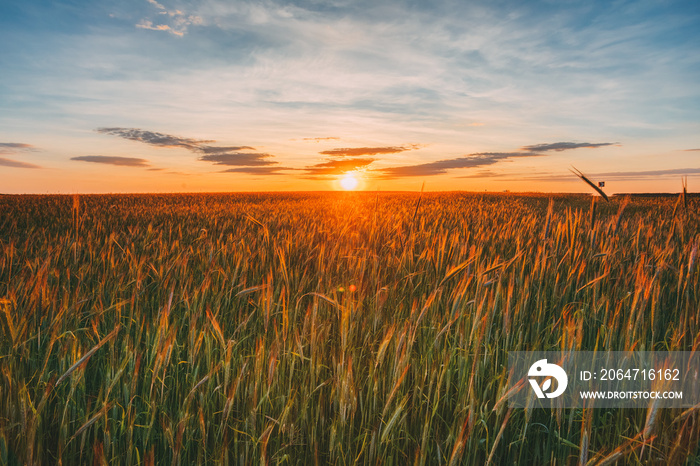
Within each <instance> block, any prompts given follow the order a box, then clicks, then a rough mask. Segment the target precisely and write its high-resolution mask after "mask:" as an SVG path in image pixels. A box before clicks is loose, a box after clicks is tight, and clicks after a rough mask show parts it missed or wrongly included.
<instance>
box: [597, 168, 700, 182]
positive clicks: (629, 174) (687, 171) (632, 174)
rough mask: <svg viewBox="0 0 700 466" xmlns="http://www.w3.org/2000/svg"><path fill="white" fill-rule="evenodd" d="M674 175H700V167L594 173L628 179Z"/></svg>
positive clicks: (603, 176) (605, 176) (599, 175)
mask: <svg viewBox="0 0 700 466" xmlns="http://www.w3.org/2000/svg"><path fill="white" fill-rule="evenodd" d="M674 175H676V176H677V175H700V168H669V169H666V170H639V171H619V172H605V173H594V174H593V176H595V177H597V178H609V179H628V178H639V179H641V178H654V177H659V176H674Z"/></svg>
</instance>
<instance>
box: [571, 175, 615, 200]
mask: <svg viewBox="0 0 700 466" xmlns="http://www.w3.org/2000/svg"><path fill="white" fill-rule="evenodd" d="M569 171H570V172H571V173H573V174H574V175H576V176H578V177H579V178H581V179H582V180H583V181H585V182H586V183H587V184H588V185H589V186H590V187H591V188H593V189H595V190H596V191H597V192H598V194H600V195H601V196H602V197H603V199H605V200H606V201H608V202H610V199H608V195H607V194H605V193H604V192H603V190H602V189H600V188H599V187H598V186H596V184H595V183H594V182H592V181H591V180H589V179H588V178H586V175H584V174H583V173H581V171H580V170H579V169H578V168H576V167H573V170H572V169H569Z"/></svg>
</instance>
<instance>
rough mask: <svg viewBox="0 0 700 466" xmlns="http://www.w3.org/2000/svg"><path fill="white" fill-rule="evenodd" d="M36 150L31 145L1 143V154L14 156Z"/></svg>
mask: <svg viewBox="0 0 700 466" xmlns="http://www.w3.org/2000/svg"><path fill="white" fill-rule="evenodd" d="M34 150H36V148H35V147H34V146H32V145H31V144H25V143H22V142H0V154H12V153H15V152H20V151H34Z"/></svg>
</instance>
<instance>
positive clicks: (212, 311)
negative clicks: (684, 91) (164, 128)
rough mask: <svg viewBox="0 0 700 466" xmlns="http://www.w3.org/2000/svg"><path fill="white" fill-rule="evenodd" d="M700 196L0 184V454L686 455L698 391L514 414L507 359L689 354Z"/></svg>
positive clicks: (12, 460) (214, 459)
mask: <svg viewBox="0 0 700 466" xmlns="http://www.w3.org/2000/svg"><path fill="white" fill-rule="evenodd" d="M594 207H595V208H594ZM699 212H700V202H699V199H697V198H690V199H685V200H681V199H677V198H676V197H665V198H661V197H659V198H632V199H622V198H617V197H616V198H613V199H612V200H611V202H610V203H605V202H602V201H600V202H596V203H595V204H593V203H592V202H591V198H590V197H589V196H581V195H579V196H576V195H571V196H568V195H567V196H563V195H555V196H549V195H513V194H502V195H495V194H424V195H422V197H420V198H419V195H418V194H417V193H414V194H407V193H403V194H391V193H379V194H376V193H316V194H301V193H300V194H202V195H184V194H183V195H118V196H117V195H114V196H79V197H78V196H0V213H1V216H0V248H1V249H0V311H1V312H0V332H1V333H0V337H1V338H0V371H1V373H0V461H1V462H2V464H63V465H72V464H180V465H190V464H203V463H221V464H300V465H306V464H326V463H331V464H351V463H362V464H380V463H381V464H394V465H405V464H484V463H487V462H491V463H492V464H579V463H580V464H587V463H592V464H598V463H612V462H615V461H619V464H636V463H642V464H649V463H651V464H698V462H699V461H700V450H699V449H698V439H699V438H700V411H696V410H693V409H689V410H686V411H682V410H671V409H655V408H654V407H653V406H651V407H650V408H649V409H647V410H643V409H619V408H618V409H554V410H543V409H512V408H509V406H508V403H507V390H508V388H509V387H508V384H507V376H508V374H507V361H508V352H510V351H516V350H521V351H527V350H550V351H559V350H561V351H567V350H571V349H576V350H601V351H602V350H617V351H621V350H628V349H635V350H654V349H656V350H669V351H694V350H696V349H697V347H698V346H700V322H699V320H698V319H699V318H700V299H699V298H700V284H699V283H700V280H699V278H698V277H699V271H698V269H699V268H698V264H697V263H698V261H699V259H698V257H697V255H698V253H697V247H698V244H699V243H700V214H699Z"/></svg>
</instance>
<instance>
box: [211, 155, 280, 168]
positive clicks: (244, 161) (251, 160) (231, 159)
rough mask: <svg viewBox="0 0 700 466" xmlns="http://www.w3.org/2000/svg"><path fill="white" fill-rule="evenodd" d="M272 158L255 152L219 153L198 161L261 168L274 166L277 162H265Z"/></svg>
mask: <svg viewBox="0 0 700 466" xmlns="http://www.w3.org/2000/svg"><path fill="white" fill-rule="evenodd" d="M269 157H272V155H270V154H262V153H256V152H221V153H214V154H207V155H203V156H201V157H200V158H199V160H203V161H205V162H213V163H214V165H235V166H248V167H253V166H261V165H275V164H276V163H277V162H273V161H271V160H266V159H267V158H269Z"/></svg>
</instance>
